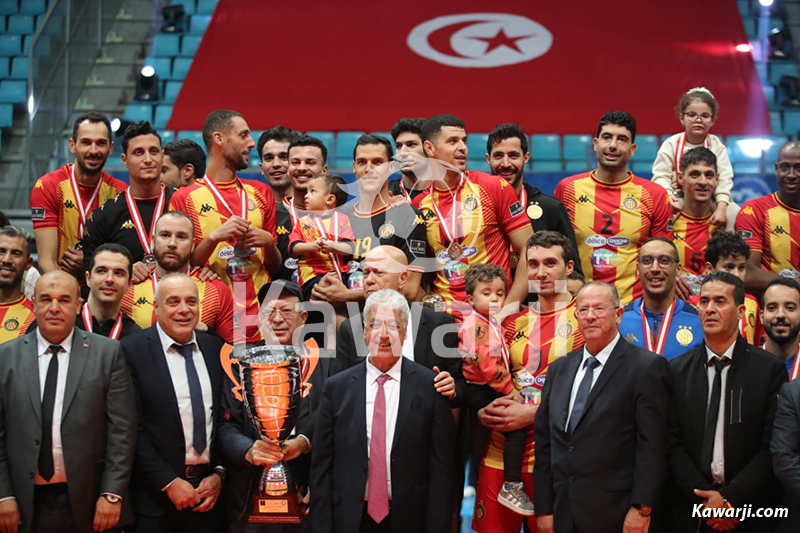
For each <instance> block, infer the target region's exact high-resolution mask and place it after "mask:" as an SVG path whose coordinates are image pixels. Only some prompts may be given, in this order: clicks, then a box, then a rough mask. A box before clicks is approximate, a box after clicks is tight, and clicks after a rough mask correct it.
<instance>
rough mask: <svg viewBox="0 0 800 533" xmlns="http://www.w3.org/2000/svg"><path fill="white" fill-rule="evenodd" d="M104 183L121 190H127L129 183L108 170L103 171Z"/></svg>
mask: <svg viewBox="0 0 800 533" xmlns="http://www.w3.org/2000/svg"><path fill="white" fill-rule="evenodd" d="M103 183H105V184H106V185H108V186H109V187H111V188H113V189H116V190H117V191H119V192H122V191H125V190H127V189H128V184H127V183H125V182H124V181H122V180H120V179H117V178H115V177H114V176H112V175H111V174H109V173H108V172H103Z"/></svg>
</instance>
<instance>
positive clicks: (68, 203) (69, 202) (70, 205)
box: [64, 200, 75, 209]
mask: <svg viewBox="0 0 800 533" xmlns="http://www.w3.org/2000/svg"><path fill="white" fill-rule="evenodd" d="M64 207H66V208H68V209H75V204H74V203H72V200H66V201H64Z"/></svg>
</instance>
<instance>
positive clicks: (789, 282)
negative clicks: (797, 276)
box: [761, 276, 800, 309]
mask: <svg viewBox="0 0 800 533" xmlns="http://www.w3.org/2000/svg"><path fill="white" fill-rule="evenodd" d="M773 285H783V286H784V287H789V288H790V289H794V290H796V291H797V294H798V295H800V283H798V282H797V280H794V279H792V278H784V277H783V276H778V277H777V278H775V279H773V280H772V281H770V282H769V283H767V286H766V287H764V292H763V293H762V294H761V309H764V307H765V306H766V301H765V300H764V297H765V296H766V294H767V289H769V288H770V287H772V286H773Z"/></svg>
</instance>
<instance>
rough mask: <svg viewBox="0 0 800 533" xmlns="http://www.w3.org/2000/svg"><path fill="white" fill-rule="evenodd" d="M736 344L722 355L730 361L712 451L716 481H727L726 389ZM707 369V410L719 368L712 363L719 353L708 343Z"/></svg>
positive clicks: (725, 367) (725, 374)
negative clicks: (713, 350)
mask: <svg viewBox="0 0 800 533" xmlns="http://www.w3.org/2000/svg"><path fill="white" fill-rule="evenodd" d="M735 346H736V341H734V342H733V343H732V344H731V345H730V346H728V349H727V350H725V352H724V353H723V354H722V355H721V357H727V358H728V360H729V361H730V362H729V363H728V364H727V365H725V366H724V367H722V390H721V394H720V398H719V412H718V413H717V428H716V431H715V432H714V450H713V451H712V452H711V477H712V478H714V482H715V483H721V484H724V483H725V390H726V386H727V383H728V370H729V369H730V368H731V362H733V348H734V347H735ZM706 356H707V359H706V365H708V368H707V370H706V372H707V374H708V399H707V400H706V411H708V404H710V403H711V389H712V388H714V376H716V374H717V369H716V368H715V367H714V365H712V364H710V363H711V359H712V358H713V357H717V354H715V353H714V352H712V351H711V349H710V348H709V347H708V345H706Z"/></svg>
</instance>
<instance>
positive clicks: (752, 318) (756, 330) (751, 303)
mask: <svg viewBox="0 0 800 533" xmlns="http://www.w3.org/2000/svg"><path fill="white" fill-rule="evenodd" d="M739 331H740V332H741V334H742V336H743V337H744V338H745V340H746V341H747V343H748V344H752V345H753V346H758V347H759V348H760V347H761V342H762V338H763V337H764V323H763V322H762V321H761V304H759V303H758V300H757V299H756V297H755V296H753V295H752V294H746V295H745V299H744V319H743V320H742V324H741V325H740V327H739Z"/></svg>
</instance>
